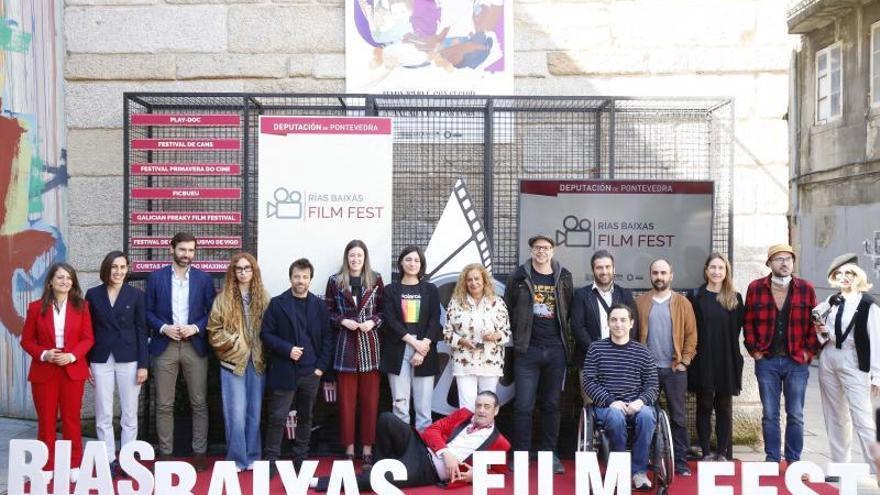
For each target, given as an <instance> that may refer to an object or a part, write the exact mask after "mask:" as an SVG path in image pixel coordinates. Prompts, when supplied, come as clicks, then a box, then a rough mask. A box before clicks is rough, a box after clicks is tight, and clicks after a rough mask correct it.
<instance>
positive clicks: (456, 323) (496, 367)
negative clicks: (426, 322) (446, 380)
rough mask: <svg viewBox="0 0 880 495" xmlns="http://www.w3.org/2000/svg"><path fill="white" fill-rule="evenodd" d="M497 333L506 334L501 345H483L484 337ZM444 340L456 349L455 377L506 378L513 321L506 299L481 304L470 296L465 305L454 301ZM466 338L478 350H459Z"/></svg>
mask: <svg viewBox="0 0 880 495" xmlns="http://www.w3.org/2000/svg"><path fill="white" fill-rule="evenodd" d="M495 331H500V332H501V333H502V334H504V337H503V338H502V339H501V340H500V341H498V342H494V341H493V342H484V341H483V335H486V334H490V333H493V332H495ZM443 337H444V339H445V340H446V342H447V343H448V344H449V346H450V347H452V373H453V375H455V376H462V375H477V376H502V374H503V372H504V345H505V344H507V343H508V342H509V341H510V317H509V316H508V314H507V306H506V305H505V304H504V299H502V298H500V297H495V298H494V299H490V298H488V297H483V298H482V299H480V302H479V304H477V303H475V302H474V300H473V299H472V298H471V296H470V295H468V296H467V303H466V304H464V305H462V304H461V303H459V302H457V301H456V300H455V299H452V300H451V301H449V306H448V307H447V309H446V327H445V328H444V329H443ZM463 338H467V339H469V340H470V341H471V342H474V343H477V344H478V347H477V348H476V349H466V348H463V347H461V346H459V341H460V340H461V339H463ZM479 344H482V345H481V346H480V345H479Z"/></svg>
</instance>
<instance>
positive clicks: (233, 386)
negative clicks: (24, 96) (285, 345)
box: [207, 252, 269, 471]
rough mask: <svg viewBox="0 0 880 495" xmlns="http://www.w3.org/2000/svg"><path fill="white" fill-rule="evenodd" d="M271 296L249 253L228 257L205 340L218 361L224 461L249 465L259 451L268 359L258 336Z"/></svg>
mask: <svg viewBox="0 0 880 495" xmlns="http://www.w3.org/2000/svg"><path fill="white" fill-rule="evenodd" d="M268 305H269V294H268V293H267V292H266V288H265V287H264V286H263V279H262V277H261V275H260V267H259V265H257V260H256V259H255V258H254V257H253V255H251V254H249V253H244V252H242V253H238V254H236V255H234V256H233V257H232V259H231V260H230V261H229V267H228V268H227V269H226V277H225V279H224V283H223V290H222V292H220V294H219V295H218V296H217V298H216V299H215V300H214V306H213V307H212V309H211V315H210V316H209V318H208V327H207V331H208V343H209V344H210V345H211V347H212V348H213V349H214V353H215V354H217V359H219V360H220V388H221V391H222V394H223V418H224V421H225V427H226V460H228V461H235V466H236V467H237V468H238V469H239V471H241V470H245V469H247V470H251V469H253V465H254V462H255V461H257V460H259V459H260V457H261V455H262V443H261V441H260V413H261V407H262V404H263V389H264V387H265V377H264V376H263V372H264V371H265V368H266V364H265V363H266V362H265V360H264V358H263V344H262V342H261V340H260V326H261V324H262V321H263V312H264V311H265V310H266V307H267V306H268Z"/></svg>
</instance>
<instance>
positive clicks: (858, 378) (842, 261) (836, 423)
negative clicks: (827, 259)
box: [817, 253, 880, 481]
mask: <svg viewBox="0 0 880 495" xmlns="http://www.w3.org/2000/svg"><path fill="white" fill-rule="evenodd" d="M828 283H829V285H830V286H831V287H832V288H834V289H837V290H839V291H840V292H838V293H837V294H834V295H832V296H829V297H828V299H826V302H829V303H830V304H831V305H832V307H831V310H830V312H829V313H828V318H827V319H826V320H825V322H824V324H822V322H820V324H819V325H818V326H817V331H818V332H819V339H820V341H824V342H825V343H824V345H823V347H822V353H821V354H820V355H819V389H820V391H821V393H822V411H823V413H824V415H825V428H826V429H827V431H828V442H829V444H830V447H831V448H830V450H831V462H850V446H851V445H852V437H853V425H854V426H855V432H856V435H858V438H859V446H860V447H861V449H862V455H863V456H864V459H865V462H867V463H868V465H869V466H871V470H872V471H874V469H875V466H874V460H873V459H872V456H871V450H870V448H871V445H873V443H874V437H875V431H876V430H875V428H876V426H875V425H874V409H873V407H872V406H871V396H872V395H873V396H874V397H880V307H878V306H877V304H876V302H875V301H874V298H872V297H871V295H870V294H868V291H870V290H871V284H870V283H868V276H867V274H866V273H865V271H864V270H862V268H861V267H859V265H858V256H856V255H855V254H852V253H847V254H843V255H841V256H838V257H837V258H835V259H834V261H832V262H831V266H830V267H829V268H828ZM828 481H838V480H837V479H829V480H828Z"/></svg>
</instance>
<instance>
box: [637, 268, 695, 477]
mask: <svg viewBox="0 0 880 495" xmlns="http://www.w3.org/2000/svg"><path fill="white" fill-rule="evenodd" d="M671 284H672V265H671V264H670V263H669V261H667V260H665V259H658V260H655V261H654V262H653V263H651V290H650V291H648V292H645V293H644V294H642V295H641V296H639V297H638V299H636V307H638V312H639V314H640V315H641V316H642V317H641V321H640V322H639V341H640V342H642V343H643V344H647V346H648V349H650V350H651V353H653V354H654V359H656V360H657V374H658V376H659V378H660V388H661V389H662V390H663V392H664V393H665V394H666V404H667V407H668V408H669V417H670V420H671V422H672V443H673V445H674V447H675V448H674V450H675V472H676V473H678V474H680V475H682V476H690V475H691V470H690V468H689V467H688V465H687V450H688V446H689V445H690V442H689V441H688V429H687V410H686V408H685V398H686V396H687V379H688V374H687V367H688V365H689V364H690V363H691V360H693V359H694V356H696V354H697V320H696V317H695V316H694V308H693V306H692V305H691V303H690V301H688V299H687V298H686V297H685V296H683V295H681V294H678V293H676V292H673V291H672V288H671Z"/></svg>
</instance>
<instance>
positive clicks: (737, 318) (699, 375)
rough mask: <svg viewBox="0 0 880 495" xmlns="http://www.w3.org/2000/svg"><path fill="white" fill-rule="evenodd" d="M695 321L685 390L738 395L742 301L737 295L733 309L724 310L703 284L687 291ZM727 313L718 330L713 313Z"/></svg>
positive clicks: (740, 363)
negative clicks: (694, 342) (692, 355)
mask: <svg viewBox="0 0 880 495" xmlns="http://www.w3.org/2000/svg"><path fill="white" fill-rule="evenodd" d="M688 299H689V300H690V301H691V305H693V307H694V316H695V317H696V319H697V355H696V357H695V358H694V359H693V361H691V364H690V366H688V388H690V389H691V390H693V391H700V390H705V391H712V392H715V393H718V394H719V395H739V393H740V391H741V390H742V370H743V356H742V353H741V352H740V349H739V336H740V333H741V332H742V324H743V314H744V311H743V300H742V296H741V295H740V294H739V293H737V294H736V301H737V306H736V308H735V309H733V310H727V309H725V308H724V307H722V306H721V304H720V303H719V302H718V301H717V300H716V299H715V294H713V293H711V292H708V291H707V290H706V284H703V285H702V286H700V288H699V289H695V290H693V291H690V292H688ZM723 313H726V314H727V326H726V328H718V326H717V321H718V320H715V322H713V321H712V320H713V319H712V316H711V315H713V314H716V315H717V314H723Z"/></svg>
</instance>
